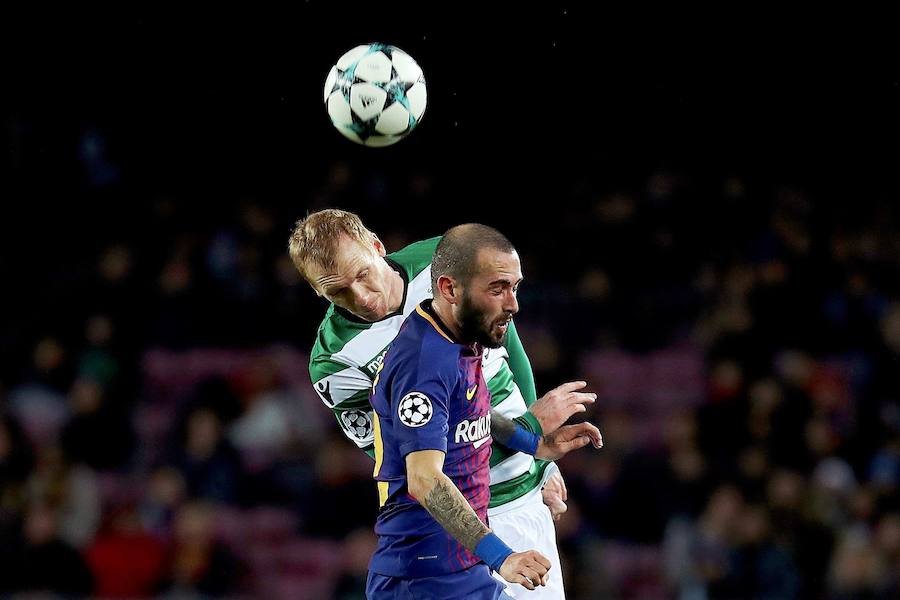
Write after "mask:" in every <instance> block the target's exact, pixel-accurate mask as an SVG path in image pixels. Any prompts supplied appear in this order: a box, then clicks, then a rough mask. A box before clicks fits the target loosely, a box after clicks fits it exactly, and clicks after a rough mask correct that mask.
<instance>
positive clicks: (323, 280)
mask: <svg viewBox="0 0 900 600" xmlns="http://www.w3.org/2000/svg"><path fill="white" fill-rule="evenodd" d="M386 254H387V252H386V250H385V248H384V245H383V244H382V243H381V241H380V240H379V239H378V238H373V239H372V243H371V245H364V244H361V243H359V242H357V241H355V240H353V239H351V238H350V237H348V236H341V239H340V240H339V241H338V245H337V251H336V253H335V260H334V265H333V266H332V267H331V268H323V267H320V266H319V265H314V264H311V265H308V266H307V270H306V271H307V277H308V279H309V282H310V284H311V285H312V287H313V289H314V290H315V291H316V293H317V294H318V295H319V296H321V297H323V298H325V299H326V300H328V301H330V302H333V303H334V304H335V305H336V306H339V307H341V308H343V309H344V310H346V311H348V312H349V313H351V314H353V315H355V316H357V317H359V318H360V319H363V320H364V321H370V322H371V321H378V320H380V319H383V318H384V317H386V316H387V315H389V314H391V313H393V312H394V311H396V310H397V309H398V308H399V307H400V303H401V302H402V300H403V280H402V279H401V277H400V275H399V274H398V273H397V272H396V271H394V269H392V268H391V266H390V265H389V264H388V263H387V262H386V261H385V260H384V256H385V255H386Z"/></svg>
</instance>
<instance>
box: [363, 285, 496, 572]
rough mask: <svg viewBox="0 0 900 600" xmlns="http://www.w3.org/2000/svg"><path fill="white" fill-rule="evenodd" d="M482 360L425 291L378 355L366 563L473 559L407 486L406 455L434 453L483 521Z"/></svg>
mask: <svg viewBox="0 0 900 600" xmlns="http://www.w3.org/2000/svg"><path fill="white" fill-rule="evenodd" d="M481 359H482V349H481V347H480V346H478V345H477V344H475V345H472V344H470V345H466V344H461V343H459V342H458V341H457V340H455V339H454V338H453V336H452V334H451V333H450V332H449V331H448V330H447V329H446V328H445V327H444V326H443V324H442V323H441V321H440V319H439V318H438V317H437V315H435V314H434V312H433V311H432V309H431V300H426V301H425V302H423V303H422V304H420V305H419V306H418V307H417V308H416V311H415V312H413V313H412V314H410V316H409V317H408V318H407V319H406V321H405V322H404V324H403V326H402V327H401V329H400V333H399V334H398V335H397V337H396V338H395V339H394V342H393V344H392V345H391V348H390V349H389V350H388V352H387V354H386V355H385V358H384V362H383V363H382V367H381V370H380V372H379V374H378V376H377V377H376V379H375V382H374V384H373V387H372V396H371V402H372V407H373V408H374V409H375V414H376V418H375V479H376V480H377V482H378V495H379V502H380V504H381V509H380V512H379V514H378V520H377V523H376V524H375V533H376V534H377V535H378V549H377V550H376V551H375V554H374V555H373V556H372V560H371V562H370V564H369V568H370V570H371V571H373V572H375V573H380V574H382V575H388V576H393V577H430V576H434V575H441V574H445V573H453V572H456V571H461V570H463V569H467V568H468V567H470V566H472V565H474V564H476V563H478V562H480V559H479V558H478V557H477V556H475V555H473V554H472V553H470V552H469V551H468V550H466V549H465V548H464V547H462V546H461V545H460V544H459V543H458V542H457V541H456V540H455V539H454V538H453V537H452V536H451V535H450V534H449V533H447V531H446V530H445V529H444V528H443V527H442V526H441V525H440V523H438V522H437V521H435V520H434V518H433V517H432V516H431V515H430V514H429V513H428V511H426V510H425V508H424V507H423V506H422V505H420V504H419V503H418V502H417V501H416V499H415V498H413V497H412V496H410V495H409V492H408V489H407V480H406V455H407V454H409V453H410V452H416V451H419V450H440V451H441V452H443V453H444V454H445V458H444V473H445V474H446V475H447V476H448V477H449V478H450V479H451V480H452V481H453V483H454V484H455V485H456V487H458V488H459V490H460V491H461V492H462V493H463V495H464V496H465V497H466V500H468V502H469V504H470V505H471V506H472V508H473V509H474V510H475V512H476V514H478V516H479V517H480V518H481V520H482V521H484V522H485V523H487V508H488V501H489V500H490V489H489V485H490V473H489V465H488V461H489V459H490V456H491V416H490V410H491V395H490V392H489V391H488V387H487V384H486V383H485V381H484V376H483V374H482V371H481Z"/></svg>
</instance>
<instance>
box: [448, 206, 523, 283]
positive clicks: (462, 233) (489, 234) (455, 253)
mask: <svg viewBox="0 0 900 600" xmlns="http://www.w3.org/2000/svg"><path fill="white" fill-rule="evenodd" d="M484 248H488V249H491V250H499V251H500V252H509V253H512V252H515V250H516V249H515V247H514V246H513V245H512V242H510V241H509V240H508V239H507V238H506V236H505V235H503V234H502V233H500V232H499V231H497V230H496V229H494V228H493V227H488V226H487V225H481V224H480V223H466V224H465V225H457V226H456V227H452V228H450V229H448V230H447V233H445V234H444V237H442V238H441V241H440V242H438V245H437V248H435V250H434V257H432V259H431V289H432V290H433V291H434V293H435V294H437V289H438V284H437V282H438V278H440V277H441V276H442V275H447V276H448V277H453V278H454V279H456V280H457V281H459V282H460V283H462V284H463V285H466V284H467V283H468V282H469V281H470V280H471V279H472V276H473V275H475V274H476V273H477V272H478V263H477V258H478V252H479V251H480V250H482V249H484Z"/></svg>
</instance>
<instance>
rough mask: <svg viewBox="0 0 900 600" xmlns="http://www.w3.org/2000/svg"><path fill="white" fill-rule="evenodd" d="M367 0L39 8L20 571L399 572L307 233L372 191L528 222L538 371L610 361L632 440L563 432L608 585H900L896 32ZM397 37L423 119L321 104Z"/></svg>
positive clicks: (9, 551)
mask: <svg viewBox="0 0 900 600" xmlns="http://www.w3.org/2000/svg"><path fill="white" fill-rule="evenodd" d="M350 10H351V9H350V8H347V7H344V8H339V7H336V6H333V5H331V4H329V3H325V2H315V1H313V2H307V3H305V4H303V5H300V6H299V7H296V8H295V9H294V10H293V11H292V12H290V13H277V12H274V11H273V12H266V11H264V10H262V9H254V10H249V9H247V10H246V11H234V12H220V11H217V12H216V13H215V14H212V13H208V14H202V15H201V14H185V13H182V14H177V15H176V14H171V13H163V12H162V11H161V10H158V11H157V12H147V13H135V14H124V13H109V12H103V13H100V12H97V13H94V14H90V13H88V12H80V13H78V14H58V15H53V16H52V18H51V17H50V16H48V15H41V16H40V17H35V16H30V17H28V18H26V17H23V16H12V15H10V18H9V19H8V20H7V29H8V31H7V33H8V35H6V36H5V38H4V41H3V45H4V49H5V56H6V58H7V63H8V64H7V65H6V67H5V71H6V81H7V86H5V87H6V91H5V92H4V102H3V105H4V107H5V108H4V109H3V120H2V127H3V129H2V130H3V139H4V142H5V144H4V152H3V160H2V163H0V168H2V172H3V178H2V180H3V184H2V185H3V188H4V189H5V192H4V194H3V197H4V202H3V209H2V210H3V213H2V214H3V218H2V221H0V233H2V237H0V249H2V262H0V278H2V279H0V280H2V282H3V284H2V289H3V294H2V297H3V307H4V308H3V310H2V312H0V414H2V423H0V554H2V555H0V564H2V565H4V566H3V568H2V569H0V593H4V594H5V593H8V592H13V591H16V590H27V589H34V588H41V587H49V588H51V589H56V590H58V591H60V592H63V593H71V594H75V595H80V594H81V595H83V594H88V593H92V594H94V595H97V596H106V597H123V596H129V595H130V596H145V595H152V594H160V595H179V594H188V595H190V594H198V595H206V596H235V595H241V596H248V595H249V596H256V597H267V598H273V597H293V598H342V599H350V598H358V597H361V596H360V593H361V592H360V590H361V589H362V587H361V586H362V582H363V581H364V577H365V565H366V562H367V560H368V557H369V555H370V553H371V551H372V547H373V546H372V544H373V540H372V535H371V524H372V522H373V518H374V510H375V497H374V486H373V485H372V484H371V481H370V478H369V475H370V465H369V463H368V459H367V458H365V457H364V456H362V455H361V454H359V453H358V452H357V451H356V450H354V449H353V447H352V445H351V444H350V443H349V442H347V441H346V440H344V439H343V437H342V436H341V434H340V433H339V431H338V428H337V427H336V426H335V424H334V423H333V421H332V418H331V417H330V416H329V415H328V414H327V412H326V411H325V410H324V409H323V407H322V406H321V405H320V402H319V400H318V399H317V397H316V396H315V395H314V393H313V392H312V390H311V389H310V387H309V384H308V380H307V375H306V370H305V360H306V356H307V352H308V350H309V347H310V345H311V342H312V339H313V335H314V331H315V327H316V325H317V323H318V321H319V319H320V317H321V314H322V312H323V310H324V306H323V304H322V303H321V301H319V300H318V299H317V298H316V297H315V296H314V294H312V293H311V292H310V290H309V289H308V288H307V287H305V286H304V285H303V284H301V283H300V282H299V281H297V278H296V275H295V274H294V272H293V269H292V267H291V265H290V262H289V260H288V258H287V256H286V252H285V247H286V240H287V234H288V232H289V230H290V227H291V225H292V223H293V221H294V220H295V219H297V218H299V217H301V216H303V215H304V214H305V213H306V212H307V211H308V210H311V209H316V208H322V207H327V206H338V207H343V208H348V209H352V210H355V211H358V212H359V213H360V214H361V215H362V216H363V218H364V219H365V221H366V222H367V223H368V224H369V225H370V227H372V228H373V229H374V230H375V231H376V232H378V233H379V234H380V235H381V236H382V238H383V239H384V240H385V242H386V243H387V245H388V247H389V248H391V249H398V248H400V247H401V246H402V245H404V244H406V243H408V242H411V241H414V240H417V239H420V238H423V237H428V236H432V235H436V234H439V233H441V232H442V231H444V230H445V229H446V228H447V227H449V226H450V225H453V224H456V223H459V222H464V221H480V222H485V223H489V224H492V225H495V226H497V227H499V228H500V229H501V230H502V231H504V232H505V233H507V234H508V235H509V237H510V238H511V239H512V240H513V241H514V243H516V244H517V246H518V247H519V249H520V252H521V254H522V256H523V261H524V271H525V275H526V281H525V283H524V285H523V287H522V290H521V294H520V301H521V306H522V310H521V314H520V317H519V318H518V319H517V322H518V323H519V328H520V332H521V335H522V338H523V341H524V344H525V347H526V349H527V350H528V352H529V355H530V357H531V360H532V363H533V366H534V369H535V374H536V379H537V383H538V389H539V391H540V392H544V391H546V390H548V389H550V388H551V387H553V386H555V385H556V384H558V383H559V382H561V381H563V380H568V379H572V378H582V377H583V378H586V379H588V381H590V385H591V388H592V389H593V390H595V391H597V392H598V393H599V395H600V400H599V401H598V402H597V405H596V409H595V410H592V411H591V413H590V414H589V415H588V417H589V418H590V419H591V420H593V421H594V422H596V423H597V424H598V425H599V426H600V427H601V430H602V431H603V433H604V437H605V441H606V446H605V448H604V449H603V450H602V451H600V452H590V451H582V452H579V453H578V454H577V455H573V456H571V457H568V458H566V459H565V460H563V461H561V468H562V471H563V474H564V476H565V477H566V480H567V483H568V487H569V494H570V495H569V507H570V508H569V512H568V513H567V514H566V515H565V516H564V518H563V520H562V521H560V523H559V526H558V529H559V539H560V547H561V549H562V552H563V556H564V560H565V572H566V577H567V587H568V590H569V596H570V597H571V598H611V597H612V598H646V597H684V598H695V597H697V598H699V597H704V594H706V596H707V597H711V598H732V597H733V598H744V597H767V598H772V597H784V598H790V597H802V598H823V597H828V598H856V597H896V596H897V595H898V594H900V579H898V575H897V574H898V573H900V503H898V500H900V495H898V494H900V492H898V485H900V380H898V377H897V360H898V353H900V304H898V302H897V301H898V291H900V290H898V278H897V274H898V250H900V235H898V229H897V218H898V215H897V209H896V206H895V205H896V200H897V197H898V194H897V192H898V178H897V164H898V163H897V159H898V145H897V141H896V140H897V139H898V137H897V134H898V117H897V115H898V111H897V110H896V107H897V102H898V94H900V92H898V89H900V88H898V70H897V68H896V66H895V65H892V64H891V60H890V57H891V56H892V55H893V54H892V51H896V48H895V47H894V46H895V45H896V44H895V43H894V41H893V40H892V39H891V38H890V37H889V36H887V35H885V34H884V33H883V32H881V31H880V29H879V28H878V27H877V26H876V25H873V24H872V23H869V24H865V25H861V26H857V24H856V23H853V22H851V21H849V20H844V21H843V22H842V23H841V24H840V27H838V28H837V29H835V28H832V27H825V26H816V27H813V26H812V25H810V24H809V23H808V22H807V21H806V20H803V19H792V18H790V17H788V16H787V15H779V16H778V18H777V19H776V18H774V17H772V18H765V19H761V20H762V21H764V22H766V26H765V27H755V28H752V30H751V31H750V32H748V33H744V32H743V30H739V29H740V28H739V27H738V25H737V23H742V24H746V22H747V21H750V20H751V19H748V18H747V17H748V15H742V16H740V17H733V16H728V17H724V16H723V18H722V19H720V20H718V21H717V22H716V24H715V25H714V26H710V27H708V28H707V27H697V28H696V30H695V29H694V28H688V27H684V26H682V25H681V24H680V22H679V23H676V22H675V21H669V20H668V19H667V15H654V16H655V19H654V20H653V22H652V23H651V22H649V20H648V19H647V17H646V16H644V17H642V18H641V19H636V20H629V21H628V22H627V23H628V26H627V27H626V26H625V25H623V21H621V20H620V19H619V17H618V16H615V15H613V14H611V12H604V11H603V10H602V9H600V8H592V9H588V8H585V7H583V6H579V5H574V6H571V5H570V6H564V5H543V6H541V7H533V8H524V7H522V8H520V9H518V10H516V11H513V10H510V9H507V10H504V11H501V10H496V11H488V10H486V9H484V8H483V7H480V8H475V7H473V8H471V9H466V8H463V7H462V6H459V5H454V7H453V8H452V9H451V8H447V9H437V8H434V9H432V8H428V9H422V7H419V8H418V9H417V10H413V9H412V8H411V9H407V10H402V11H401V10H399V9H398V11H397V13H390V14H383V13H378V14H375V15H373V14H371V12H372V10H371V7H370V9H368V10H367V12H366V13H365V16H359V15H358V14H357V13H354V14H355V15H356V16H354V17H350V16H348V11H350ZM423 10H424V14H423ZM401 13H402V14H401ZM709 17H710V15H704V18H709ZM852 33H864V34H866V40H865V42H863V43H862V44H860V43H858V42H856V41H851V40H850V35H851V34H852ZM368 41H385V42H388V43H393V44H395V45H397V46H399V47H401V48H403V49H405V50H407V51H408V52H409V53H410V54H411V55H412V56H413V57H414V58H415V59H416V60H417V61H418V62H419V64H420V65H421V66H422V67H423V69H424V71H425V76H426V79H427V81H428V85H429V88H428V91H429V106H428V109H427V112H426V116H425V118H424V121H423V122H422V124H421V126H420V128H419V129H417V130H416V131H415V132H414V133H413V134H412V135H411V136H410V138H409V139H407V140H404V141H403V142H401V143H400V144H398V145H397V146H395V147H392V148H387V149H379V150H375V149H367V148H361V147H356V146H353V145H352V144H350V143H349V142H347V141H345V140H344V139H343V138H341V137H340V136H339V135H338V134H337V133H335V132H334V131H332V130H331V126H330V124H329V122H328V120H327V117H326V115H325V111H324V109H323V107H322V106H321V86H322V83H323V81H324V77H325V75H326V73H327V71H328V68H329V67H330V65H331V64H332V63H333V62H334V61H335V60H336V59H337V57H339V56H340V55H341V53H343V52H344V51H345V50H347V49H349V48H351V47H353V46H354V45H356V44H359V43H364V42H368ZM885 63H887V64H885Z"/></svg>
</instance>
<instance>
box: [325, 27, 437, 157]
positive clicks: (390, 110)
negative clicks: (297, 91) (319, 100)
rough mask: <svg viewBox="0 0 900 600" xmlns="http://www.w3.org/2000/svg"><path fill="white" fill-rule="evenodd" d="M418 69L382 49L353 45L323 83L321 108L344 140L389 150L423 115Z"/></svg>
mask: <svg viewBox="0 0 900 600" xmlns="http://www.w3.org/2000/svg"><path fill="white" fill-rule="evenodd" d="M426 100H427V93H426V91H425V77H424V76H423V75H422V69H421V68H419V65H417V64H416V61H414V60H413V59H412V57H411V56H410V55H409V54H407V53H406V52H404V51H403V50H400V49H399V48H396V47H394V46H389V45H387V44H368V45H365V46H357V47H356V48H354V49H353V50H350V51H349V52H347V53H346V54H344V55H343V56H342V57H341V58H340V59H339V60H338V61H337V64H336V65H334V66H333V67H331V72H329V73H328V77H327V78H326V79H325V107H326V108H327V109H328V116H329V117H331V122H332V123H333V124H334V126H335V127H336V128H337V130H338V131H340V132H341V133H342V134H343V135H344V136H345V137H347V138H348V139H350V140H353V141H354V142H356V143H357V144H365V145H366V146H390V145H391V144H394V143H396V142H399V141H400V140H401V139H403V138H404V137H406V136H407V135H408V134H409V132H410V131H412V130H413V129H414V128H415V127H416V125H417V124H418V123H419V121H421V120H422V115H423V114H424V113H425V104H426Z"/></svg>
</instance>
